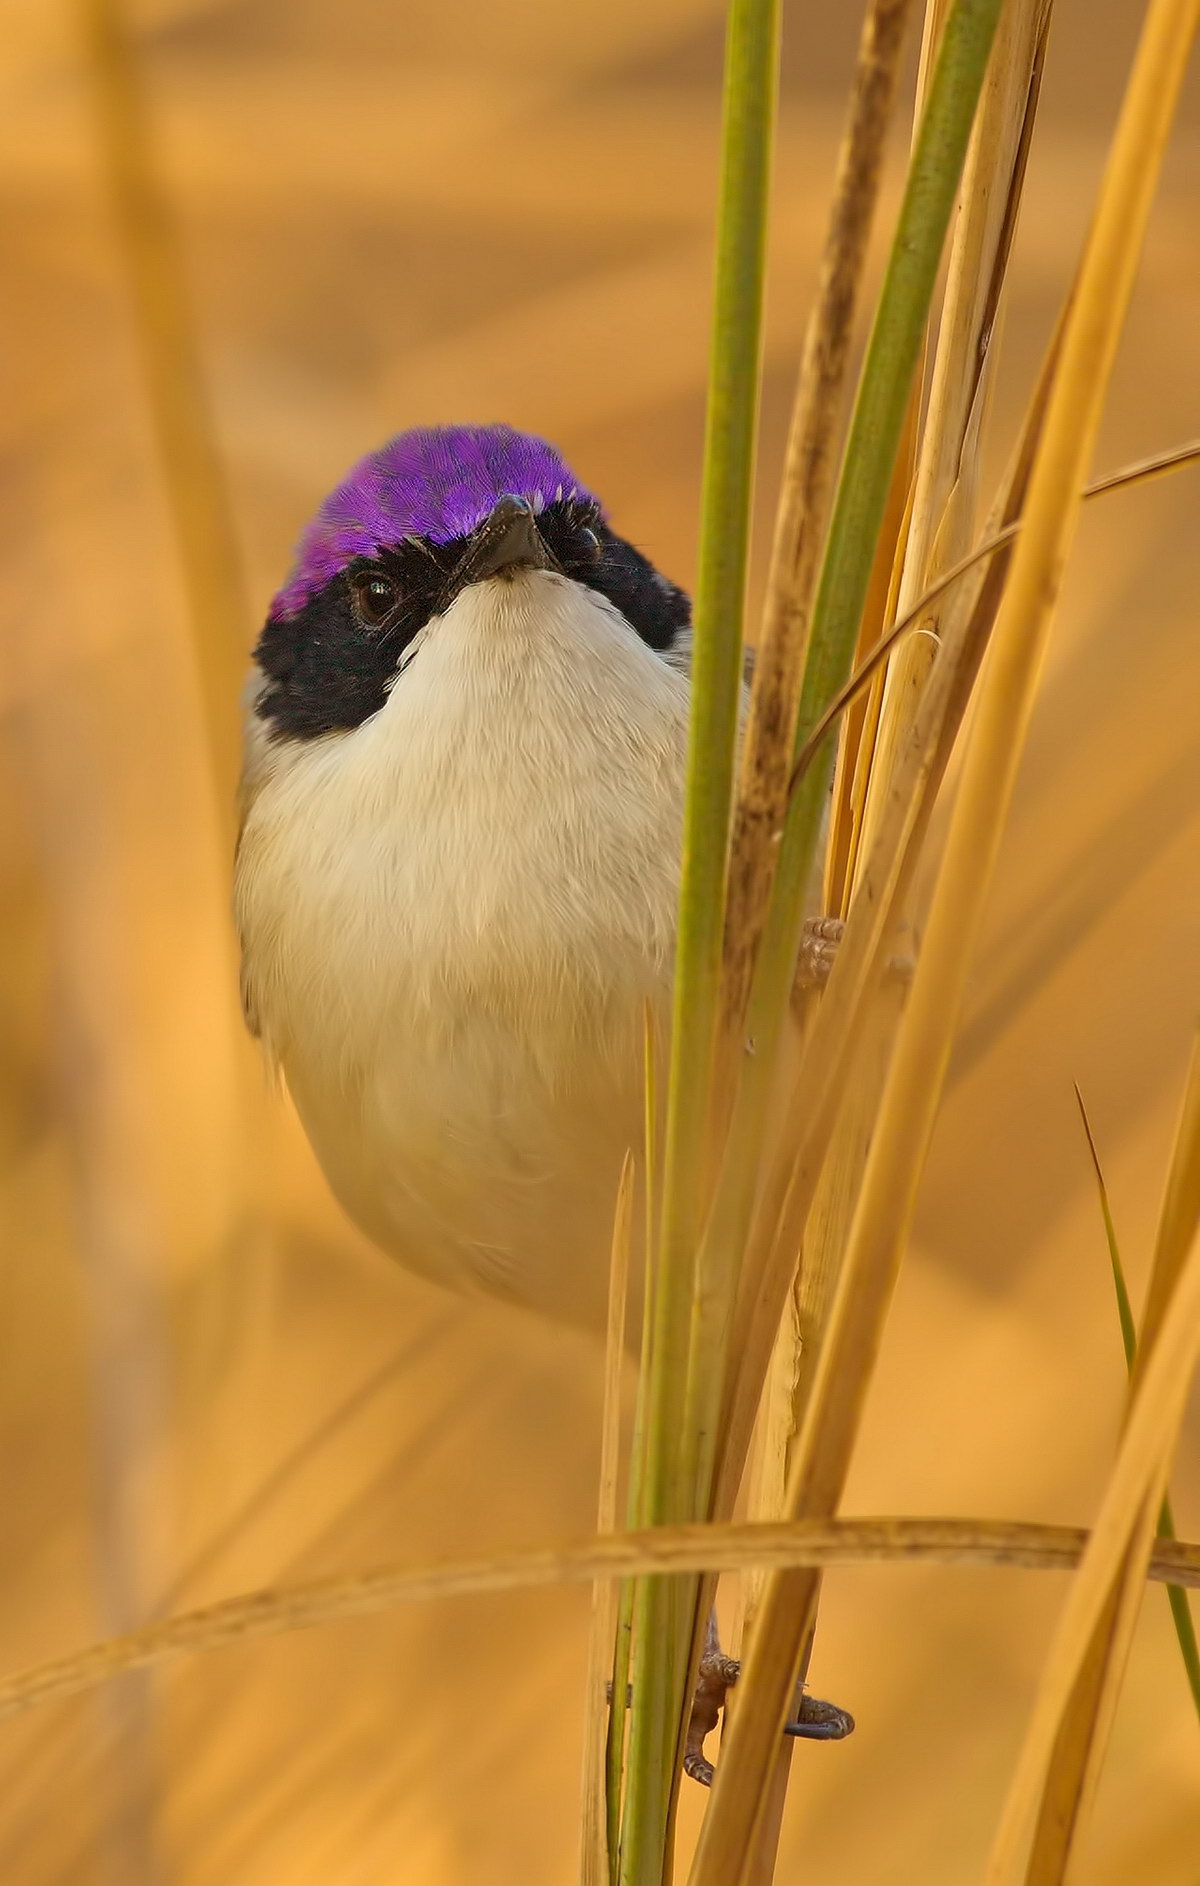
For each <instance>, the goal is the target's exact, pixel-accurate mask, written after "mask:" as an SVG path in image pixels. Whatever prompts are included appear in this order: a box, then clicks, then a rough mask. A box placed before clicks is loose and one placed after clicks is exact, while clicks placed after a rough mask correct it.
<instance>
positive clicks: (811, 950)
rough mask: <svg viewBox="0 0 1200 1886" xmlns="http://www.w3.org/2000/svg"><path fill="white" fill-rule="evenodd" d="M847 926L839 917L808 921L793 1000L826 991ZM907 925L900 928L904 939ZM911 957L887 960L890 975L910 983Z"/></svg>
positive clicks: (802, 935)
mask: <svg viewBox="0 0 1200 1886" xmlns="http://www.w3.org/2000/svg"><path fill="white" fill-rule="evenodd" d="M845 928H846V926H845V924H844V923H843V922H842V919H841V918H840V917H809V918H807V919H806V921H805V925H804V930H803V932H802V934H801V937H800V954H799V956H798V957H797V958H796V975H795V979H794V981H793V983H792V995H793V998H794V999H797V998H799V997H802V996H804V995H806V994H807V993H808V991H809V990H810V989H823V988H824V987H825V984H826V983H827V982H828V981H829V974H830V971H831V970H832V968H833V965H834V963H835V962H836V961H837V953H838V947H839V945H840V944H841V941H842V935H843V932H844V931H845ZM907 930H908V925H907V924H903V925H901V929H900V934H901V935H902V936H903V935H904V934H905V933H906V932H907ZM913 967H914V964H913V959H912V957H911V956H908V955H903V956H892V957H889V959H888V965H887V973H888V975H889V976H891V977H895V978H897V979H898V980H899V981H901V982H908V981H909V980H910V978H911V976H912V973H913Z"/></svg>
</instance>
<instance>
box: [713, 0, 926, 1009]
mask: <svg viewBox="0 0 1200 1886" xmlns="http://www.w3.org/2000/svg"><path fill="white" fill-rule="evenodd" d="M910 10H911V0H873V4H872V5H871V7H870V8H869V10H868V13H867V16H866V20H865V22H864V27H863V34H862V40H861V44H860V47H859V53H858V64H857V67H856V71H855V80H854V92H853V96H852V100H851V106H850V118H849V124H848V126H847V129H846V133H845V136H844V138H843V141H842V147H841V152H840V154H839V158H838V172H837V178H836V181H835V184H834V194H833V204H832V208H831V211H830V221H829V230H828V233H827V235H826V238H825V247H824V251H823V253H822V258H821V270H820V278H819V282H818V287H817V299H816V303H815V305H814V308H813V312H812V315H811V317H810V320H809V323H808V327H807V330H806V332H805V337H804V350H803V354H802V357H801V364H800V375H799V381H798V384H797V388H796V399H795V405H794V407H793V410H792V420H791V428H790V432H789V435H788V445H787V457H786V460H785V463H784V470H783V483H782V489H781V493H780V500H779V511H778V516H777V520H776V526H775V540H774V546H773V549H772V553H771V567H770V571H769V573H768V578H767V593H766V602H765V606H764V610H763V623H762V630H761V634H760V638H759V642H758V647H757V651H756V659H755V671H754V681H753V685H752V688H751V694H750V714H749V720H748V723H747V727H746V737H745V741H744V745H743V750H742V762H741V774H740V781H739V792H738V803H737V808H736V813H735V822H734V838H733V846H732V854H731V867H730V878H729V905H728V914H727V920H726V928H725V979H724V984H723V990H724V999H725V1005H726V1025H727V1026H728V1027H730V1028H734V1029H736V1027H737V1026H738V1024H739V1022H740V1018H741V1016H742V1013H743V1011H744V1009H745V1004H746V999H747V996H748V994H749V988H750V977H751V972H752V969H753V964H754V958H755V955H756V953H757V948H758V942H759V938H760V937H761V935H762V927H763V923H764V921H765V918H766V909H767V903H768V900H769V897H770V890H771V881H772V875H773V870H774V863H775V855H776V847H777V842H778V837H779V833H780V831H781V829H782V826H783V819H784V814H785V812H786V810H787V796H788V779H789V774H790V769H791V758H792V752H793V748H794V745H795V728H796V717H797V714H798V711H799V705H800V682H801V677H802V675H803V671H804V659H805V655H806V652H807V648H808V631H809V621H810V616H811V610H812V600H813V592H814V589H815V586H816V577H817V568H818V560H819V557H820V551H821V545H822V542H823V540H824V534H825V526H826V524H827V522H828V517H829V505H830V496H831V492H832V483H833V456H834V450H835V447H836V444H837V439H838V430H839V425H840V421H841V415H842V404H843V400H844V397H845V390H846V380H847V372H848V366H849V359H850V348H851V344H852V341H853V336H854V331H855V315H856V311H857V308H858V301H859V292H860V288H861V284H862V273H863V265H864V262H865V259H866V252H867V243H868V240H869V237H870V233H871V227H872V224H873V221H874V216H875V209H876V206H877V203H878V199H879V185H880V178H881V174H882V168H883V152H884V146H885V142H886V137H887V129H888V125H889V123H890V119H891V107H892V100H893V98H894V95H895V88H896V75H897V72H898V70H899V64H900V54H901V50H902V48H903V43H904V32H905V27H906V25H907V21H908V15H909V12H910Z"/></svg>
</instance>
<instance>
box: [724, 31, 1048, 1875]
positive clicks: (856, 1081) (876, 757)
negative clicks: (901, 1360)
mask: <svg viewBox="0 0 1200 1886" xmlns="http://www.w3.org/2000/svg"><path fill="white" fill-rule="evenodd" d="M1048 18H1049V7H1048V0H1011V4H1010V5H1009V6H1008V7H1006V8H1005V11H1004V13H1003V15H1002V17H1001V20H1000V24H999V28H998V31H997V36H996V40H995V43H994V46H993V50H992V56H991V60H990V62H989V66H988V75H987V81H986V83H985V86H984V91H983V96H982V99H981V102H980V107H979V111H978V114H977V116H976V120H975V125H974V129H973V131H972V134H971V143H970V148H969V150H968V153H967V161H966V167H965V171H964V175H963V182H962V186H961V191H960V198H959V207H958V213H957V215H956V217H955V226H954V233H953V238H952V240H951V244H950V257H949V264H948V270H947V285H946V293H945V297H944V300H943V304H942V308H941V312H940V316H939V320H938V329H937V344H936V347H935V349H934V355H933V373H932V380H931V386H930V395H929V409H928V412H927V415H926V418H925V422H924V425H923V428H922V436H921V446H920V451H919V453H918V455H917V464H916V474H915V479H914V484H913V490H912V497H911V503H910V504H909V506H908V509H907V514H906V516H907V522H906V529H905V531H904V537H903V556H902V574H901V566H899V565H898V566H896V567H895V570H894V580H895V582H896V585H897V594H896V596H895V598H894V599H893V597H892V596H891V595H889V606H888V614H889V616H891V615H894V614H895V613H897V611H898V610H899V609H901V608H903V607H904V606H905V605H906V603H908V602H910V601H911V599H912V596H913V595H914V593H916V592H917V591H918V590H919V589H921V588H923V587H925V586H926V584H927V581H928V578H929V576H930V575H931V574H933V573H934V572H935V571H936V569H937V567H938V566H939V565H942V566H944V565H945V564H946V563H947V562H949V561H950V560H951V559H952V558H953V557H955V556H957V555H958V554H960V553H961V551H962V550H963V549H964V548H965V546H966V543H967V542H969V540H970V535H971V530H972V525H973V520H974V512H975V504H976V496H977V487H978V481H979V453H978V440H979V432H980V422H981V415H982V411H983V408H984V404H985V401H986V394H987V389H988V387H989V386H990V375H988V374H987V372H986V368H987V363H988V360H989V356H990V341H991V335H992V329H993V326H994V323H995V318H996V310H997V307H998V305H999V299H1000V285H1001V283H1002V281H1003V276H1004V270H1005V265H1006V263H1007V259H1008V254H1009V251H1010V248H1011V241H1012V234H1013V230H1014V228H1015V223H1016V207H1017V203H1018V201H1019V197H1020V189H1021V183H1022V180H1023V177H1024V170H1025V161H1024V159H1025V154H1026V152H1027V150H1028V145H1029V139H1030V135H1031V132H1032V120H1033V113H1034V108H1035V105H1036V99H1037V94H1038V90H1039V83H1038V81H1039V77H1040V65H1041V57H1042V54H1043V52H1044V46H1045V32H1046V26H1047V23H1048ZM935 630H936V617H932V618H929V619H927V620H923V621H922V622H920V623H919V625H917V626H916V629H915V632H914V633H913V634H912V635H910V636H908V637H906V638H905V640H904V641H903V642H902V643H901V644H899V646H898V647H897V649H896V652H895V655H894V656H893V658H892V659H891V660H890V661H889V663H888V667H887V679H886V684H885V688H884V691H883V699H882V702H881V707H880V712H879V715H878V718H877V721H876V725H875V730H874V738H873V740H872V743H871V747H870V749H869V751H865V752H864V754H863V761H864V762H865V764H864V765H863V768H862V770H863V771H864V772H865V774H866V779H865V781H864V786H865V791H864V795H863V802H862V812H861V816H860V820H859V823H858V843H857V844H856V846H855V848H854V853H853V855H852V856H851V858H849V859H848V861H847V863H848V878H847V890H848V894H849V897H850V898H851V900H852V898H853V894H854V891H855V889H856V888H857V882H858V875H859V867H860V863H861V862H862V861H863V860H864V855H865V856H867V857H869V856H870V855H871V853H870V846H871V841H872V838H873V836H874V832H875V828H876V826H877V825H878V823H879V821H880V820H881V819H882V818H886V816H887V808H888V806H889V803H890V799H891V793H892V790H893V787H894V783H895V779H896V775H897V773H898V772H899V771H900V770H901V769H902V765H903V760H904V755H905V750H906V748H907V747H908V744H909V742H910V740H911V736H912V731H913V728H914V725H915V722H916V719H917V715H918V709H919V704H920V700H921V694H922V691H923V689H924V686H925V683H926V680H927V678H928V675H929V671H930V668H931V666H932V665H933V663H934V661H935V660H936V659H937V651H938V642H937V638H936V633H935ZM859 640H860V643H861V640H862V635H861V633H860V637H859ZM909 914H910V917H911V913H909ZM904 994H905V990H904V984H903V980H902V978H900V977H899V976H890V977H889V976H885V977H884V978H883V981H882V983H881V984H879V985H878V986H877V987H876V988H875V990H874V992H873V994H872V996H871V998H870V1011H871V1015H870V1024H869V1026H868V1027H867V1029H866V1030H865V1036H866V1039H865V1040H864V1043H863V1046H862V1048H861V1049H860V1050H859V1053H858V1056H857V1059H856V1064H855V1071H854V1077H853V1080H852V1081H851V1083H850V1088H849V1092H848V1094H847V1098H846V1101H845V1103H844V1105H843V1106H842V1108H841V1109H840V1112H839V1117H838V1120H837V1125H836V1127H835V1129H834V1132H833V1136H832V1139H831V1141H830V1145H829V1150H828V1153H827V1155H826V1157H825V1160H824V1162H823V1166H822V1169H821V1173H820V1177H819V1179H818V1181H817V1186H816V1191H815V1194H814V1196H813V1200H812V1205H811V1208H810V1210H809V1212H808V1215H807V1223H806V1226H805V1228H804V1230H803V1236H802V1237H800V1236H799V1226H798V1225H794V1226H793V1228H792V1233H791V1238H790V1239H789V1241H788V1243H787V1244H786V1245H785V1252H786V1253H787V1254H790V1252H791V1251H792V1250H793V1249H794V1248H795V1242H794V1241H798V1242H799V1267H798V1273H797V1276H796V1282H795V1285H794V1287H793V1291H792V1297H791V1303H792V1306H793V1311H792V1315H791V1316H790V1317H785V1320H784V1323H783V1324H782V1325H781V1331H780V1335H781V1337H782V1336H783V1335H784V1333H785V1332H786V1331H787V1330H788V1329H789V1328H791V1329H792V1331H793V1332H794V1355H793V1357H792V1360H791V1364H790V1366H788V1364H787V1363H786V1361H784V1360H783V1359H781V1360H780V1361H779V1363H778V1364H777V1365H776V1366H778V1367H780V1368H781V1369H785V1370H786V1372H787V1373H788V1374H789V1375H790V1377H791V1381H792V1393H791V1397H790V1407H789V1408H788V1409H787V1411H786V1417H790V1419H788V1421H787V1426H786V1430H785V1432H784V1433H783V1434H781V1436H780V1437H779V1440H778V1442H777V1445H776V1447H775V1450H774V1453H775V1458H776V1460H777V1464H778V1467H779V1469H780V1474H781V1479H780V1484H779V1487H778V1496H777V1499H776V1501H775V1503H774V1505H773V1506H772V1508H771V1510H772V1512H775V1513H778V1512H783V1511H785V1510H786V1495H785V1487H786V1480H787V1473H788V1469H789V1467H790V1462H791V1455H792V1451H793V1443H794V1439H795V1436H796V1435H797V1434H798V1432H799V1430H800V1427H801V1425H802V1423H803V1419H804V1413H805V1409H806V1407H807V1404H808V1398H809V1395H810V1392H811V1389H812V1383H813V1379H814V1372H815V1366H816V1361H817V1357H818V1356H819V1354H820V1349H821V1343H822V1340H823V1337H824V1332H825V1328H826V1325H827V1323H828V1320H829V1313H830V1308H831V1305H832V1302H833V1295H834V1290H835V1287H836V1283H837V1277H838V1272H839V1270H840V1266H841V1261H842V1255H843V1253H844V1251H845V1248H846V1242H847V1239H848V1237H849V1234H850V1227H851V1224H852V1222H853V1217H854V1209H855V1203H856V1201H857V1198H858V1193H859V1189H860V1187H861V1184H862V1175H863V1171H864V1169H865V1166H866V1161H867V1154H868V1150H869V1147H870V1143H871V1135H872V1132H873V1130H874V1125H875V1119H876V1115H877V1113H878V1109H879V1103H880V1100H881V1098H882V1094H883V1087H884V1081H885V1078H886V1074H887V1066H888V1060H889V1058H890V1055H891V1051H892V1046H893V1043H894V1040H895V1035H896V1029H897V1027H898V1025H899V1021H900V1015H901V1011H902V1008H903V1003H904ZM784 1235H785V1237H786V1236H787V1233H786V1231H785V1233H784ZM777 1348H778V1339H777ZM786 1417H785V1418H786ZM814 1630H815V1615H814ZM813 1640H814V1633H813V1631H810V1633H809V1636H808V1639H807V1643H806V1646H805V1650H804V1654H803V1657H802V1660H801V1665H800V1672H799V1674H800V1677H801V1679H802V1680H803V1679H804V1678H805V1676H806V1675H807V1664H808V1657H809V1656H810V1655H811V1649H812V1644H813ZM792 1754H793V1744H792V1743H791V1742H790V1741H788V1740H785V1742H784V1744H783V1746H782V1748H781V1749H779V1750H778V1751H777V1753H776V1755H775V1777H774V1784H773V1786H772V1787H771V1788H770V1789H769V1790H768V1791H767V1793H766V1794H765V1796H764V1800H763V1806H762V1812H761V1816H760V1821H759V1826H758V1829H757V1832H756V1836H755V1855H754V1860H753V1863H752V1865H751V1866H750V1867H748V1868H747V1869H745V1886H756V1883H757V1882H760V1881H761V1882H769V1881H770V1879H771V1877H772V1874H773V1871H774V1863H775V1856H776V1854H777V1850H778V1845H779V1839H780V1836H781V1832H782V1819H783V1808H784V1801H785V1796H786V1777H787V1773H788V1771H789V1769H790V1766H791V1761H792Z"/></svg>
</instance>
